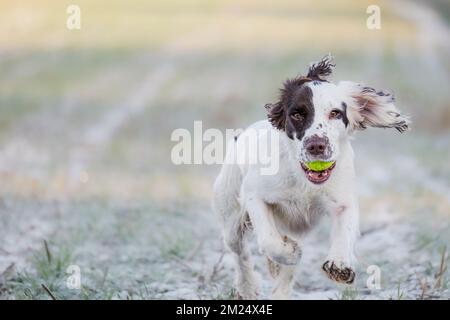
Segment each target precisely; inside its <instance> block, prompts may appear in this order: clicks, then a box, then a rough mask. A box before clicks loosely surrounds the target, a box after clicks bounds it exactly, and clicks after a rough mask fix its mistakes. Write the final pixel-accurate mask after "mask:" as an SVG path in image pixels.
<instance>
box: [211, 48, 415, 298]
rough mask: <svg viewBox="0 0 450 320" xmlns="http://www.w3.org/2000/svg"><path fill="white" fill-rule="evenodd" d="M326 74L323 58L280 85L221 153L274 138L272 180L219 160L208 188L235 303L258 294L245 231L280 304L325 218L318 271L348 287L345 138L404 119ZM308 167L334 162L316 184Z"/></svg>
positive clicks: (351, 203) (350, 173) (354, 225)
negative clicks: (261, 133) (326, 233)
mask: <svg viewBox="0 0 450 320" xmlns="http://www.w3.org/2000/svg"><path fill="white" fill-rule="evenodd" d="M333 67H334V64H333V63H332V60H331V57H330V56H327V57H325V58H323V59H322V60H321V61H320V62H318V63H316V64H313V65H312V66H311V67H310V68H309V72H308V74H307V76H306V77H305V76H299V77H296V78H294V79H289V80H287V81H286V82H285V83H284V85H283V88H282V89H281V93H280V97H279V100H278V101H276V102H275V103H272V104H268V105H266V109H267V112H268V120H263V121H259V122H256V123H254V124H253V125H251V126H250V127H249V128H248V129H247V130H246V131H244V132H243V133H242V134H241V135H240V136H239V137H237V138H236V139H235V142H234V146H233V147H232V148H229V150H227V159H228V160H231V159H234V158H235V157H236V154H239V153H242V152H246V151H247V150H246V149H245V148H248V145H247V144H246V143H242V141H244V140H245V136H246V133H247V132H248V131H249V130H255V129H257V130H258V129H264V130H269V131H272V133H276V134H277V136H278V137H279V151H280V152H279V155H280V157H279V170H278V172H277V173H276V174H274V175H261V174H260V171H259V166H258V165H243V164H237V163H233V161H225V164H224V165H223V166H222V169H221V172H220V174H219V176H218V177H217V179H216V181H215V184H214V200H213V205H214V209H215V211H216V212H217V213H218V214H219V215H220V217H221V220H222V227H223V236H224V240H225V243H226V245H227V246H228V248H229V249H230V250H231V252H232V253H233V256H234V258H235V261H236V291H237V295H238V297H239V298H243V299H256V298H258V293H259V286H258V282H257V277H255V274H254V270H253V264H252V260H251V256H250V252H249V248H248V245H247V242H246V237H245V236H246V233H248V231H249V230H251V229H253V230H254V233H255V234H256V239H257V243H258V246H259V249H260V252H261V253H262V254H264V255H265V256H266V257H267V259H268V261H269V270H270V273H271V275H272V277H273V281H274V285H273V295H272V297H273V298H276V299H287V298H289V297H290V293H291V284H292V282H293V281H292V280H293V277H294V273H295V267H296V264H297V263H298V261H299V259H300V257H301V248H302V238H303V237H304V236H305V234H306V232H307V231H308V230H310V229H311V228H312V227H313V226H314V225H315V224H316V222H317V221H318V220H319V218H320V217H321V216H323V215H324V214H328V215H330V216H331V221H332V226H331V245H330V249H329V253H328V257H327V258H326V259H325V262H324V263H323V265H322V270H323V271H324V272H325V273H326V275H327V276H328V277H329V278H330V279H332V280H334V281H337V282H341V283H347V284H349V283H352V282H353V280H354V278H355V272H354V264H355V255H354V244H355V240H356V239H357V237H358V235H359V222H358V220H359V211H358V202H357V199H356V192H355V185H354V181H355V172H354V166H353V149H352V147H351V145H350V138H351V137H352V135H353V133H354V132H355V131H357V130H363V129H365V128H367V127H381V128H395V129H397V130H398V131H400V132H403V131H404V130H406V129H407V128H408V124H409V120H408V119H407V118H406V117H405V116H403V115H401V114H400V112H399V111H398V110H397V108H396V107H395V105H394V98H393V96H392V95H391V94H389V93H386V92H383V91H377V90H375V89H373V88H370V87H366V86H362V85H360V84H357V83H354V82H348V81H346V82H339V83H337V84H333V83H331V82H328V81H327V80H326V79H327V77H328V76H329V75H330V74H331V72H332V69H333ZM317 146H319V147H320V150H319V149H318V148H319V147H317ZM316 147H317V148H316ZM314 160H324V161H336V165H335V168H334V169H333V170H332V172H331V174H330V176H329V178H328V179H327V180H326V181H324V182H323V183H313V182H311V180H309V179H308V178H307V175H306V174H305V171H304V169H302V166H301V163H305V162H308V161H314Z"/></svg>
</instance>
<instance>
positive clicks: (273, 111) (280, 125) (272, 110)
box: [264, 101, 286, 130]
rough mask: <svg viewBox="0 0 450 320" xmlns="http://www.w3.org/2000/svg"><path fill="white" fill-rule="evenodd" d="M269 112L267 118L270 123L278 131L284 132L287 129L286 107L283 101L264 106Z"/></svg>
mask: <svg viewBox="0 0 450 320" xmlns="http://www.w3.org/2000/svg"><path fill="white" fill-rule="evenodd" d="M264 107H265V108H266V111H267V117H268V118H269V121H270V123H271V124H272V125H273V126H274V127H275V128H277V129H278V130H284V128H285V127H286V117H285V115H284V106H283V105H282V103H281V101H278V102H275V103H268V104H266V105H265V106H264Z"/></svg>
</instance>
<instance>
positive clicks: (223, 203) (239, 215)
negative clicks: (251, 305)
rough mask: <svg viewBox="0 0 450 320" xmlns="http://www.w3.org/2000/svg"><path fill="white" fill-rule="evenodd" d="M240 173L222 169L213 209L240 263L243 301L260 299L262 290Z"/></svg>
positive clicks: (238, 278) (239, 285) (238, 280)
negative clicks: (249, 239)
mask: <svg viewBox="0 0 450 320" xmlns="http://www.w3.org/2000/svg"><path fill="white" fill-rule="evenodd" d="M238 170H239V168H238V167H237V166H235V165H229V164H225V165H224V166H223V167H222V171H221V173H220V174H219V176H218V177H217V180H216V182H215V184H214V201H213V206H214V209H215V211H216V212H217V213H218V214H219V216H220V218H221V221H222V228H223V239H224V242H225V245H226V246H227V247H228V248H229V249H230V251H231V252H232V254H233V257H234V260H235V262H236V263H235V265H236V284H235V285H236V291H237V292H236V295H237V297H238V298H240V299H256V298H257V297H258V291H259V286H258V281H257V277H256V275H255V272H254V270H253V263H252V261H251V254H250V250H249V249H248V245H247V241H246V239H245V233H246V232H247V230H248V228H249V222H250V220H249V218H248V215H247V214H246V213H245V211H243V208H242V206H241V204H240V202H239V189H240V184H241V176H240V172H239V171H238Z"/></svg>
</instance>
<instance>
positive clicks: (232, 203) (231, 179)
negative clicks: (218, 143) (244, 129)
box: [213, 137, 248, 253]
mask: <svg viewBox="0 0 450 320" xmlns="http://www.w3.org/2000/svg"><path fill="white" fill-rule="evenodd" d="M236 142H237V137H236V138H235V139H234V141H230V143H229V144H228V146H229V148H228V150H227V155H226V158H225V161H224V164H223V165H222V169H221V171H220V173H219V175H218V177H217V179H216V181H215V183H214V187H213V192H214V198H213V208H214V211H215V212H216V214H217V215H218V216H219V217H220V220H221V222H222V227H223V237H224V239H223V240H224V242H225V244H226V245H227V246H228V247H229V248H230V249H231V250H232V251H233V252H235V253H239V252H241V250H242V237H243V234H244V233H245V231H246V229H247V227H248V226H247V225H246V215H245V212H244V211H243V207H242V205H241V202H240V199H239V195H240V190H241V184H242V179H243V175H242V172H241V168H240V167H239V164H238V163H237V161H236V153H237V147H236Z"/></svg>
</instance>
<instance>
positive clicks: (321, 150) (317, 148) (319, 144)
mask: <svg viewBox="0 0 450 320" xmlns="http://www.w3.org/2000/svg"><path fill="white" fill-rule="evenodd" d="M327 143H328V141H327V139H326V138H321V137H319V136H312V137H311V138H309V139H308V140H307V141H306V143H305V148H306V151H308V153H309V154H310V155H312V156H323V155H324V154H325V149H326V148H327Z"/></svg>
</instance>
